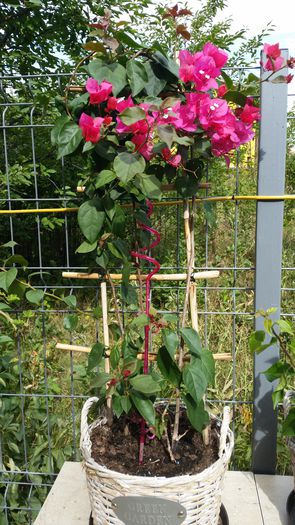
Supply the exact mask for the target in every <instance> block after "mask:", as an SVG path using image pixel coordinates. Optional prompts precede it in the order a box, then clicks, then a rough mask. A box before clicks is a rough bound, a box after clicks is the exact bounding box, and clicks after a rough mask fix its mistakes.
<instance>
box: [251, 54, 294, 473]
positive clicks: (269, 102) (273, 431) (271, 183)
mask: <svg viewBox="0 0 295 525" xmlns="http://www.w3.org/2000/svg"><path fill="white" fill-rule="evenodd" d="M282 54H283V56H284V58H285V59H287V58H288V51H287V50H283V52H282ZM262 60H263V61H264V62H265V56H263V57H262ZM287 73H288V72H287V68H286V71H285V70H283V71H280V72H279V73H276V74H275V75H273V76H272V79H275V78H276V77H277V76H278V75H287ZM269 74H270V72H269V71H268V72H262V77H261V78H262V80H263V79H265V78H267V77H268V76H269ZM286 129H287V84H285V83H282V84H276V83H272V82H262V84H261V129H260V144H259V164H258V191H257V193H258V195H283V194H284V188H285V157H286ZM256 211H257V215H256V274H255V311H257V310H259V309H264V310H266V309H267V308H269V307H276V308H277V311H276V312H275V314H274V315H273V317H274V318H276V319H277V318H279V316H280V300H281V265H282V242H283V212H284V201H278V202H258V203H257V210H256ZM255 329H256V330H263V319H262V318H256V320H255ZM278 357H279V348H278V346H277V345H273V346H272V347H271V348H270V349H269V350H268V351H267V352H265V353H262V354H260V355H255V357H254V414H253V418H254V419H253V442H252V447H253V454H252V466H253V471H254V472H256V473H264V474H273V473H274V472H275V469H276V440H277V414H276V412H275V411H274V410H273V404H272V390H273V384H272V383H269V382H268V381H267V379H266V378H265V376H264V375H263V371H264V370H266V369H267V368H268V367H269V366H270V365H271V364H272V363H274V362H275V361H276V360H277V359H278Z"/></svg>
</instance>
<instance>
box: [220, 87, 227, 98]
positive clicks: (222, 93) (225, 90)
mask: <svg viewBox="0 0 295 525" xmlns="http://www.w3.org/2000/svg"><path fill="white" fill-rule="evenodd" d="M227 92H228V89H227V87H226V85H225V84H221V86H219V88H218V89H217V96H218V98H222V97H224V95H225V93H227Z"/></svg>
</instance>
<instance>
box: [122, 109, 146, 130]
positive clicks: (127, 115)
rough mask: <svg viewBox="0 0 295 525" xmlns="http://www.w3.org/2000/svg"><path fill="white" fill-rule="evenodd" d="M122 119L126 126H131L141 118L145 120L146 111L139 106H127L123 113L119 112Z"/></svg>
mask: <svg viewBox="0 0 295 525" xmlns="http://www.w3.org/2000/svg"><path fill="white" fill-rule="evenodd" d="M119 117H120V119H121V120H122V122H123V123H124V124H126V126H131V125H132V124H135V123H136V122H138V121H139V120H145V118H146V113H145V111H144V109H142V108H140V107H139V106H133V107H131V108H126V109H124V111H122V113H120V114H119Z"/></svg>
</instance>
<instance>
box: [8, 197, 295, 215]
mask: <svg viewBox="0 0 295 525" xmlns="http://www.w3.org/2000/svg"><path fill="white" fill-rule="evenodd" d="M293 200H295V195H225V196H223V197H201V198H198V199H196V202H197V203H201V202H229V201H265V202H273V201H293ZM153 204H154V206H176V205H177V204H183V200H182V199H179V200H173V201H162V202H161V201H160V202H154V203H153ZM122 206H123V208H131V207H132V204H129V203H128V204H122ZM78 209H79V208H40V209H34V208H32V209H27V210H0V215H18V214H24V213H25V214H30V213H35V214H39V213H74V212H77V211H78Z"/></svg>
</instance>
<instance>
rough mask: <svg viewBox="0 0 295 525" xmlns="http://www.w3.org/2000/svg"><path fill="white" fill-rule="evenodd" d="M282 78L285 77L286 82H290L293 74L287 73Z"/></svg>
mask: <svg viewBox="0 0 295 525" xmlns="http://www.w3.org/2000/svg"><path fill="white" fill-rule="evenodd" d="M284 78H285V81H286V83H287V84H290V82H292V80H293V78H294V75H291V73H289V75H286V76H285V77H284Z"/></svg>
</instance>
